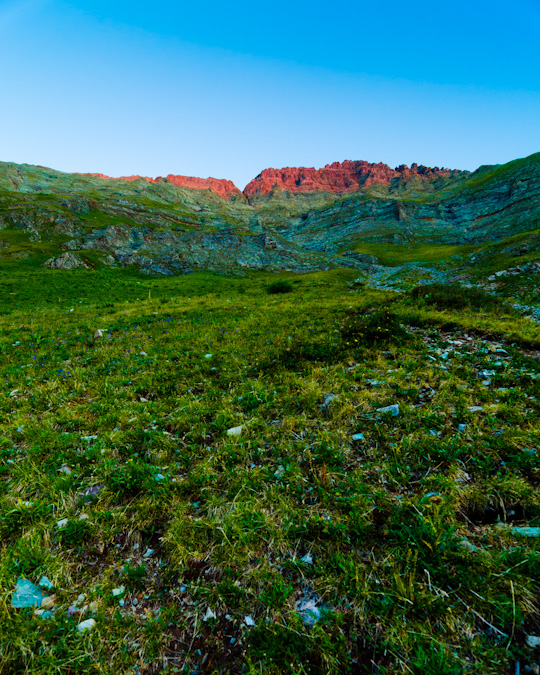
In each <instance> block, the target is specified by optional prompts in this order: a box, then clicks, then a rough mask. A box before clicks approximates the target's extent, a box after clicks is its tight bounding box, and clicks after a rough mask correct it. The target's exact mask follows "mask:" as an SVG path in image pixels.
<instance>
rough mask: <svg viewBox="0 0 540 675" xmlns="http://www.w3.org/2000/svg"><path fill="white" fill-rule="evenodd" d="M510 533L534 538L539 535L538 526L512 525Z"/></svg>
mask: <svg viewBox="0 0 540 675" xmlns="http://www.w3.org/2000/svg"><path fill="white" fill-rule="evenodd" d="M512 534H519V535H520V536H522V537H530V538H536V537H540V527H513V528H512Z"/></svg>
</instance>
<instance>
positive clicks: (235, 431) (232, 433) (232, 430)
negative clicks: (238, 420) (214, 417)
mask: <svg viewBox="0 0 540 675" xmlns="http://www.w3.org/2000/svg"><path fill="white" fill-rule="evenodd" d="M243 428H244V427H243V426H239V427H231V428H230V429H227V436H240V434H241V433H242V430H243Z"/></svg>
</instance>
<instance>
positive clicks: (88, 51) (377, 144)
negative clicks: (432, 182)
mask: <svg viewBox="0 0 540 675" xmlns="http://www.w3.org/2000/svg"><path fill="white" fill-rule="evenodd" d="M539 29H540V3H539V2H538V1H537V0H514V1H513V2H512V3H511V4H510V3H508V2H499V1H498V0H491V1H490V2H485V1H484V0H474V2H471V1H470V0H469V2H461V1H454V2H452V3H448V2H446V3H442V2H436V1H434V0H431V2H426V1H424V2H422V1H421V0H417V2H416V3H406V2H403V0H400V1H399V2H395V1H394V0H387V1H386V2H385V3H373V2H372V1H371V2H369V3H363V2H360V1H358V0H357V1H356V2H335V3H329V2H324V3H323V2H311V3H291V2H288V3H285V2H281V1H279V0H278V1H276V2H273V3H266V4H262V3H247V2H234V3H223V2H219V3H218V2H212V1H207V2H205V3H193V2H190V3H183V2H178V1H176V2H167V1H165V2H155V3H149V2H145V3H142V2H129V3H128V2H123V1H116V2H110V0H109V1H107V2H106V1H105V0H98V1H95V2H87V1H85V0H73V1H56V0H6V1H2V0H0V82H1V85H0V92H1V94H0V96H1V99H0V104H1V105H0V130H1V131H0V160H4V161H14V162H21V163H22V162H26V163H30V164H42V165H46V166H51V167H53V168H56V169H60V170H63V171H95V172H103V173H107V174H109V175H122V174H133V173H139V174H144V175H150V176H157V175H166V174H168V173H178V174H186V175H195V176H201V177H207V176H214V177H216V178H230V179H231V180H234V181H235V183H236V184H237V185H238V186H239V187H243V186H244V185H245V184H246V183H247V182H248V181H249V180H250V179H251V178H253V177H254V176H255V175H256V174H257V173H259V172H260V171H261V170H262V169H264V168H266V167H269V166H273V167H282V166H298V165H304V166H316V167H320V166H323V165H324V164H326V163H329V162H333V161H342V160H344V159H365V160H368V161H372V162H378V161H382V162H386V163H388V164H390V165H391V166H396V165H398V164H401V163H406V164H411V163H412V162H418V163H422V164H427V165H431V166H434V165H437V166H447V167H453V168H454V167H455V168H466V169H475V168H477V167H478V166H479V165H480V164H492V163H502V162H506V161H509V160H511V159H515V158H517V157H522V156H525V155H528V154H531V153H533V152H536V151H540V53H539V50H538V46H537V45H538V34H539Z"/></svg>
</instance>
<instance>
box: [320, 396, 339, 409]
mask: <svg viewBox="0 0 540 675" xmlns="http://www.w3.org/2000/svg"><path fill="white" fill-rule="evenodd" d="M336 398H337V394H326V396H325V397H324V398H323V402H322V407H323V408H328V406H329V405H330V403H332V401H333V400H334V399H336Z"/></svg>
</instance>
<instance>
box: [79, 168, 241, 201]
mask: <svg viewBox="0 0 540 675" xmlns="http://www.w3.org/2000/svg"><path fill="white" fill-rule="evenodd" d="M79 175H80V176H88V177H90V178H101V179H103V180H125V181H136V180H144V181H146V182H147V183H159V182H160V181H163V180H167V181H169V183H172V184H173V185H176V186H177V187H181V188H188V189H189V190H211V191H212V192H215V194H217V195H219V196H220V197H223V199H231V198H232V197H242V193H241V192H240V190H239V189H238V188H237V187H236V185H235V184H234V183H233V182H232V181H230V180H226V179H224V178H195V177H193V176H176V175H174V174H172V173H171V174H169V175H168V176H167V177H166V178H163V177H161V176H159V177H158V178H149V177H148V176H120V178H111V177H110V176H106V175H105V174H103V173H82V174H79Z"/></svg>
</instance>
